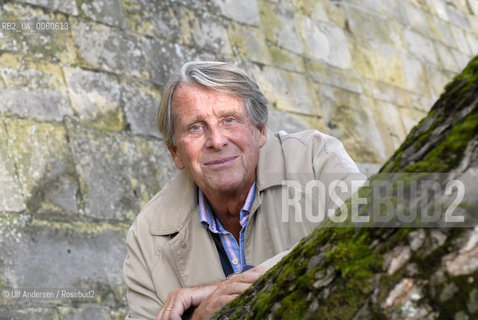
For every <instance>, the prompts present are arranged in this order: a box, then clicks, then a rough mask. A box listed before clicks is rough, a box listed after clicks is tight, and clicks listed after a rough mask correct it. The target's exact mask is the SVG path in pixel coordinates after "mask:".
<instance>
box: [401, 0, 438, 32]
mask: <svg viewBox="0 0 478 320" xmlns="http://www.w3.org/2000/svg"><path fill="white" fill-rule="evenodd" d="M403 6H404V8H405V10H404V11H405V14H406V17H407V20H408V23H409V25H410V26H411V27H412V28H413V29H415V31H417V32H418V33H420V34H423V35H431V34H432V33H433V31H432V28H431V26H430V24H429V19H430V18H431V16H430V17H429V15H428V13H426V12H425V11H422V10H420V9H419V8H417V7H415V6H414V5H413V4H411V3H406V2H404V3H403Z"/></svg>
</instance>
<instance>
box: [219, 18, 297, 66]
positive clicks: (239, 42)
mask: <svg viewBox="0 0 478 320" xmlns="http://www.w3.org/2000/svg"><path fill="white" fill-rule="evenodd" d="M228 37H229V41H230V43H231V47H232V50H233V52H234V54H235V55H236V56H239V57H240V58H241V59H244V60H250V61H252V62H259V63H263V64H271V62H272V61H274V62H278V61H285V62H290V61H289V56H290V54H289V55H287V56H286V55H284V56H283V55H278V56H274V53H272V54H271V52H269V49H270V50H271V51H272V48H269V47H268V46H267V44H266V39H265V36H264V33H263V32H262V31H261V30H260V29H258V28H254V27H249V26H244V25H241V24H239V23H230V24H229V28H228ZM282 58H283V59H282Z"/></svg>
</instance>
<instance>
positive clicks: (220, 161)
mask: <svg viewBox="0 0 478 320" xmlns="http://www.w3.org/2000/svg"><path fill="white" fill-rule="evenodd" d="M236 158H237V156H233V157H227V158H222V159H218V160H213V161H208V162H205V163H204V165H205V166H216V165H221V164H228V163H230V162H232V161H234V160H235V159H236Z"/></svg>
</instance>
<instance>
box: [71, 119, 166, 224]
mask: <svg viewBox="0 0 478 320" xmlns="http://www.w3.org/2000/svg"><path fill="white" fill-rule="evenodd" d="M68 135H69V138H70V148H71V150H72V152H73V157H74V159H75V164H76V170H77V172H78V175H79V179H80V189H81V194H82V197H83V201H84V214H85V215H87V216H90V217H94V218H98V219H105V220H107V219H114V220H131V219H133V218H134V216H135V215H136V214H137V213H138V212H139V210H140V209H141V208H142V207H143V206H144V205H145V204H146V202H147V201H148V200H149V199H150V198H151V197H152V196H153V195H154V194H155V193H156V192H158V191H159V190H160V189H161V187H162V185H161V182H162V181H164V179H165V177H164V172H165V171H166V172H167V171H168V169H170V168H171V167H172V166H171V162H172V161H171V160H169V161H166V159H164V158H161V159H159V160H161V161H159V160H158V159H157V158H156V157H153V154H157V153H162V154H164V155H167V149H166V147H165V146H164V145H163V144H159V145H158V146H157V149H156V150H154V153H153V150H151V148H150V143H149V142H148V141H147V140H145V139H142V138H139V137H131V136H128V135H125V134H119V133H115V134H113V133H106V132H105V133H100V132H95V131H93V130H89V129H85V128H82V127H80V126H78V125H77V124H75V123H68ZM160 148H161V149H160ZM158 149H159V150H158Z"/></svg>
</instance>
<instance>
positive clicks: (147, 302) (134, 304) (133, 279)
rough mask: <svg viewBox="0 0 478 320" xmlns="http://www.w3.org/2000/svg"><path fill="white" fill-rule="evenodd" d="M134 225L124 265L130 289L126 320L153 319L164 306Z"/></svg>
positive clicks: (129, 236) (131, 229)
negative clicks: (154, 284)
mask: <svg viewBox="0 0 478 320" xmlns="http://www.w3.org/2000/svg"><path fill="white" fill-rule="evenodd" d="M136 232H137V225H136V223H134V224H133V225H132V226H131V228H130V230H129V231H128V237H127V240H126V242H127V245H128V255H127V256H126V259H125V261H124V264H123V275H124V280H125V283H126V285H127V287H128V292H127V299H128V306H129V311H128V315H127V317H126V319H142V320H144V319H151V320H153V319H154V318H155V316H156V313H157V312H158V310H159V309H160V308H161V306H162V302H161V301H160V300H159V298H158V296H157V294H156V292H155V288H154V287H153V281H152V279H151V272H150V270H149V267H148V266H147V263H146V261H145V258H144V254H143V250H142V248H141V246H140V245H139V243H138V239H137V236H136Z"/></svg>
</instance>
